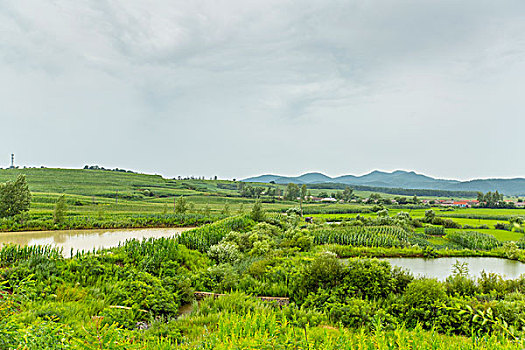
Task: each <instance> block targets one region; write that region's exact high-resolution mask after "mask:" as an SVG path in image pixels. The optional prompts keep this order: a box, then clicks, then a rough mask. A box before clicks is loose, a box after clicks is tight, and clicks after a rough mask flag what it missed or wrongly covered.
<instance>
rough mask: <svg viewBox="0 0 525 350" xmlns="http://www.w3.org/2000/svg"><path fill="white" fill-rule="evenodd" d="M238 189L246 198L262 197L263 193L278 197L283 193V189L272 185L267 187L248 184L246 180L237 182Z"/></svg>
mask: <svg viewBox="0 0 525 350" xmlns="http://www.w3.org/2000/svg"><path fill="white" fill-rule="evenodd" d="M237 190H238V191H239V194H240V196H241V197H246V198H260V197H261V196H262V195H265V196H269V197H276V196H280V195H281V190H280V189H278V188H275V187H272V186H268V187H267V188H264V187H260V186H252V185H248V184H246V183H244V182H239V183H238V184H237Z"/></svg>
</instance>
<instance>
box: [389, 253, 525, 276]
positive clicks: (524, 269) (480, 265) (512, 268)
mask: <svg viewBox="0 0 525 350" xmlns="http://www.w3.org/2000/svg"><path fill="white" fill-rule="evenodd" d="M384 260H387V261H389V262H390V264H392V265H393V266H399V267H402V268H405V269H407V270H409V271H410V272H412V274H413V275H414V276H424V277H430V278H437V279H438V280H445V279H446V278H447V277H448V276H450V275H451V274H452V266H453V265H454V264H455V263H456V261H459V262H460V263H466V264H467V267H468V271H469V275H470V276H472V277H476V278H477V277H480V276H481V271H483V270H484V271H485V272H487V273H488V272H494V273H497V274H499V275H501V276H502V277H503V278H505V279H515V278H518V277H519V276H520V275H521V274H523V273H525V264H524V263H522V262H519V261H515V260H507V259H501V258H480V257H470V258H437V259H424V258H386V259H384Z"/></svg>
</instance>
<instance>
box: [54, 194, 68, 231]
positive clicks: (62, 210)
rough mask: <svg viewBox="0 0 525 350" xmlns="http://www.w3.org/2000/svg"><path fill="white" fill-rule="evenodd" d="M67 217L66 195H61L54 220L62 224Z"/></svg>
mask: <svg viewBox="0 0 525 350" xmlns="http://www.w3.org/2000/svg"><path fill="white" fill-rule="evenodd" d="M65 218H66V196H64V195H61V196H60V197H59V198H58V200H57V202H56V203H55V211H54V212H53V220H54V221H55V224H62V223H64V220H65Z"/></svg>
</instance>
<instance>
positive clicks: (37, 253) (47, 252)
mask: <svg viewBox="0 0 525 350" xmlns="http://www.w3.org/2000/svg"><path fill="white" fill-rule="evenodd" d="M32 257H45V258H47V259H50V260H59V259H63V257H62V250H61V249H59V248H54V247H52V246H49V245H43V246H40V245H39V246H19V245H15V244H8V245H6V246H3V247H2V248H0V267H2V266H7V265H10V264H13V263H15V262H17V261H20V260H29V259H30V258H32Z"/></svg>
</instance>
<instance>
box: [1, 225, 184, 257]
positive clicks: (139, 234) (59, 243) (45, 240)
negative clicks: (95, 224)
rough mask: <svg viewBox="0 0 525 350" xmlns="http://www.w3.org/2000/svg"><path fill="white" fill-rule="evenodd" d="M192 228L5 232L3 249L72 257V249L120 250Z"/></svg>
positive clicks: (2, 236)
mask: <svg viewBox="0 0 525 350" xmlns="http://www.w3.org/2000/svg"><path fill="white" fill-rule="evenodd" d="M188 229H191V227H177V228H146V229H118V230H67V231H29V232H1V233H0V246H1V245H4V244H8V243H14V244H18V245H22V246H23V245H30V246H32V245H46V244H48V245H52V246H55V247H59V248H63V254H64V256H65V257H69V256H70V255H71V249H73V251H74V252H76V251H77V250H86V251H87V250H93V248H97V249H98V248H110V247H116V246H118V244H119V242H124V241H126V240H127V239H132V238H136V239H142V238H150V237H155V238H159V237H173V236H175V235H178V234H180V233H181V232H182V231H185V230H188Z"/></svg>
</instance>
